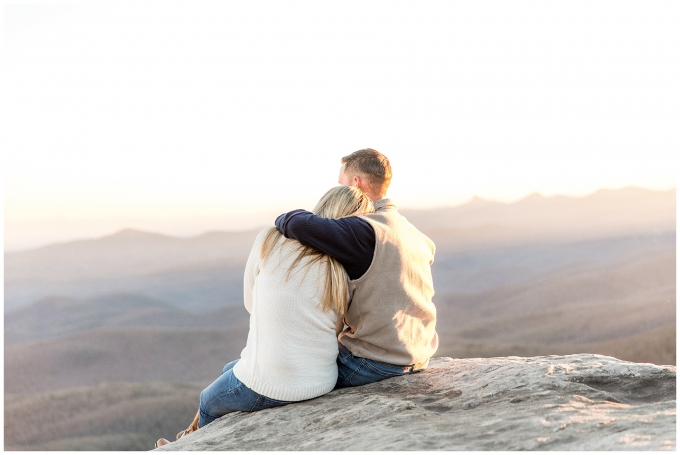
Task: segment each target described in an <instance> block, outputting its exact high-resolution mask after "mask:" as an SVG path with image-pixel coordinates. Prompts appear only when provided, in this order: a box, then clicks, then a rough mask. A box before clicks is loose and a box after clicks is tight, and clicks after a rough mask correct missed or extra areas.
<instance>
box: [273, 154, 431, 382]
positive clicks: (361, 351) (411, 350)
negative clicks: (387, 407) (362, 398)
mask: <svg viewBox="0 0 680 455" xmlns="http://www.w3.org/2000/svg"><path fill="white" fill-rule="evenodd" d="M341 163H342V166H341V168H340V175H339V178H338V183H340V184H341V185H347V186H356V187H358V188H360V189H361V190H363V191H364V192H365V193H366V194H367V195H368V196H369V197H370V198H371V200H373V201H374V204H375V209H376V212H375V213H372V214H369V215H364V216H360V217H348V218H341V219H335V220H331V219H326V218H321V217H318V216H316V215H314V214H312V213H311V212H308V211H305V210H294V211H292V212H288V213H285V214H283V215H281V216H279V217H278V218H277V219H276V227H277V228H278V229H279V231H281V233H282V234H283V235H284V236H286V237H288V238H294V239H296V240H297V241H299V242H300V243H301V244H303V245H306V246H309V247H313V248H316V249H317V250H319V251H322V252H324V253H326V254H328V255H329V256H332V257H334V258H335V259H337V260H338V261H339V262H340V263H341V264H342V265H343V266H344V268H345V271H346V272H347V275H348V276H349V279H350V282H349V288H350V298H351V299H350V306H349V309H348V310H347V314H346V316H345V319H344V323H345V325H346V326H347V328H346V329H345V330H344V331H342V332H341V333H340V335H339V336H338V341H339V349H340V352H339V354H338V359H337V364H338V382H337V385H336V387H350V386H358V385H363V384H368V383H371V382H376V381H380V380H382V379H385V378H388V377H392V376H399V375H403V374H410V373H415V372H417V371H420V370H422V369H424V368H426V367H427V364H428V362H429V359H430V357H431V356H432V355H433V354H434V352H435V351H436V350H437V346H438V338H437V333H436V332H435V322H436V309H435V307H434V304H433V303H432V296H433V295H434V289H433V284H432V274H431V272H430V266H431V265H432V262H433V260H434V250H435V246H434V243H433V242H432V241H431V240H430V239H429V238H428V237H427V236H425V235H424V234H422V233H421V232H420V231H418V230H417V229H416V228H415V227H414V226H413V225H412V224H411V223H409V222H408V221H407V220H406V218H404V217H403V216H402V215H400V214H399V213H398V212H397V207H396V206H395V205H394V204H393V203H392V201H391V200H390V199H387V198H386V197H385V196H386V194H387V189H388V187H389V185H390V180H391V179H392V168H391V166H390V162H389V160H388V159H387V157H385V155H383V154H381V153H379V152H378V151H376V150H373V149H363V150H359V151H356V152H354V153H352V154H351V155H348V156H346V157H344V158H342V160H341Z"/></svg>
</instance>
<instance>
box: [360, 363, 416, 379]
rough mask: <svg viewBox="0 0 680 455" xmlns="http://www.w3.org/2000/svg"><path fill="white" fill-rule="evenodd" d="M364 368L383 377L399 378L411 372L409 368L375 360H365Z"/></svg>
mask: <svg viewBox="0 0 680 455" xmlns="http://www.w3.org/2000/svg"><path fill="white" fill-rule="evenodd" d="M366 366H368V367H369V368H370V369H371V370H373V371H375V372H376V373H378V374H381V375H383V376H388V377H389V376H401V375H404V374H406V373H409V372H410V371H411V367H410V366H409V367H404V366H400V365H391V364H389V363H384V362H378V361H377V360H369V359H366Z"/></svg>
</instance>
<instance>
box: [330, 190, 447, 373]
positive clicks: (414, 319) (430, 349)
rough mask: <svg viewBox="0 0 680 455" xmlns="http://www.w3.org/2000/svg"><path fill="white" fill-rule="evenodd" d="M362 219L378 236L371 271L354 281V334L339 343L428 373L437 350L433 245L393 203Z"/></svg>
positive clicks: (380, 203) (351, 323) (357, 352)
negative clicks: (428, 365)
mask: <svg viewBox="0 0 680 455" xmlns="http://www.w3.org/2000/svg"><path fill="white" fill-rule="evenodd" d="M376 209H377V211H376V213H373V214H369V215H364V216H362V218H363V219H364V220H366V221H368V223H369V224H370V225H371V227H372V228H373V230H374V232H375V236H376V241H375V251H374V256H373V261H372V262H371V265H370V267H369V268H368V270H367V271H366V273H364V274H363V275H362V276H361V277H360V278H358V279H355V280H352V281H350V293H351V296H352V300H351V303H350V306H349V310H348V312H347V315H346V317H345V323H346V324H347V325H348V326H349V329H347V330H346V331H344V332H343V333H341V334H340V336H339V340H340V342H341V343H342V344H343V345H344V346H346V347H347V348H348V349H349V350H350V351H351V352H352V354H354V355H356V356H359V357H363V358H368V359H372V360H377V361H379V362H385V363H390V364H394V365H416V368H418V369H419V368H424V367H425V366H426V365H427V362H428V359H429V358H430V357H431V356H432V355H433V354H434V352H435V351H436V350H437V346H438V337H437V333H436V332H435V323H436V309H435V307H434V304H433V303H432V296H433V295H434V289H433V283H432V274H431V272H430V265H431V264H432V262H433V260H434V251H435V246H434V243H433V242H432V241H431V240H430V239H429V238H428V237H427V236H425V235H424V234H423V233H421V232H420V231H418V229H416V228H415V227H414V226H413V225H412V224H411V223H409V222H408V221H407V220H406V218H404V217H403V216H402V215H400V214H399V213H398V212H397V210H396V207H395V206H394V205H393V204H392V203H391V201H390V200H389V199H383V200H381V201H378V202H376Z"/></svg>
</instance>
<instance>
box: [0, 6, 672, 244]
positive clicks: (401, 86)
mask: <svg viewBox="0 0 680 455" xmlns="http://www.w3.org/2000/svg"><path fill="white" fill-rule="evenodd" d="M4 5H5V6H4V27H3V43H2V45H3V67H4V71H3V78H4V80H3V83H2V99H1V101H2V105H3V107H4V109H3V120H2V130H1V131H0V133H1V136H2V144H3V145H2V148H3V180H4V182H3V183H4V216H5V248H6V249H14V248H25V247H30V246H35V245H39V244H44V243H48V242H51V241H57V240H68V239H72V238H77V237H82V236H99V235H104V234H108V233H110V232H113V231H115V230H117V229H120V228H124V227H135V228H141V229H149V230H156V231H159V232H166V233H173V234H186V235H189V234H196V233H199V232H202V231H204V230H207V229H220V228H238V227H251V226H252V225H254V224H258V223H260V224H261V223H263V222H265V221H264V220H270V221H273V219H272V214H274V215H275V214H278V213H279V212H281V211H284V210H289V209H293V208H299V207H303V208H312V207H313V205H314V203H315V202H316V200H318V198H319V197H320V196H321V195H322V194H323V193H324V192H325V191H326V190H327V189H328V188H330V187H332V186H334V185H336V182H337V172H338V168H339V159H340V158H341V157H342V156H344V155H346V154H349V153H351V152H352V151H354V150H357V149H360V148H364V147H372V148H375V149H377V150H379V151H381V152H383V153H385V154H386V155H387V156H388V157H389V158H390V160H391V162H392V167H393V170H394V175H395V176H394V179H393V184H392V188H391V191H390V196H391V197H393V198H394V199H395V200H396V202H397V204H398V205H399V206H400V207H430V206H441V205H454V204H460V203H462V202H465V201H466V200H469V199H470V198H471V197H472V196H473V195H479V196H481V197H484V198H490V199H496V200H502V201H512V200H516V199H518V198H521V197H523V196H525V195H527V194H529V193H532V192H536V191H538V192H541V193H542V194H544V195H552V194H556V193H560V194H568V195H583V194H587V193H590V192H592V191H594V190H596V189H597V188H601V187H605V188H618V187H622V186H628V185H636V186H641V187H646V188H653V189H667V188H671V187H674V186H675V184H676V169H677V164H678V159H677V157H676V156H677V155H678V151H679V150H680V140H679V139H678V133H677V130H678V125H680V113H679V112H680V110H679V109H678V106H679V105H680V87H679V85H678V83H677V80H679V78H680V27H678V18H679V17H680V3H678V2H677V1H655V2H645V1H636V2H626V1H618V0H617V1H608V2H604V1H573V0H570V1H565V2H559V1H551V2H545V1H535V2H523V1H479V0H475V1H464V2H460V1H458V2H456V1H452V0H447V1H442V2H437V1H428V2H404V1H394V0H392V1H346V0H345V1H341V2H340V1H337V2H332V1H323V2H319V1H290V0H286V1H280V0H276V1H219V2H207V1H196V0H192V1H185V2H177V1H168V0H165V1H161V2H149V1H142V0H134V1H121V0H116V1H111V2H109V1H91V2H87V3H84V2H82V3H78V2H49V1H39V2H38V1H33V2H27V1H26V2H13V1H5V2H4Z"/></svg>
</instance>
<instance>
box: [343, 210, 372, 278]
mask: <svg viewBox="0 0 680 455" xmlns="http://www.w3.org/2000/svg"><path fill="white" fill-rule="evenodd" d="M360 218H363V219H365V220H366V221H368V224H369V225H370V226H371V229H373V232H374V233H375V245H374V246H373V259H371V265H369V266H368V269H367V270H366V271H365V272H364V274H363V275H361V276H360V277H359V278H357V279H356V280H349V281H350V282H351V283H359V282H360V281H362V280H363V279H365V278H366V277H367V276H368V274H369V273H370V271H371V270H372V269H373V265H374V264H375V258H376V256H377V254H378V230H377V229H376V228H375V226H373V223H374V222H375V221H373V220H370V219H368V218H366V217H364V216H360Z"/></svg>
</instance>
